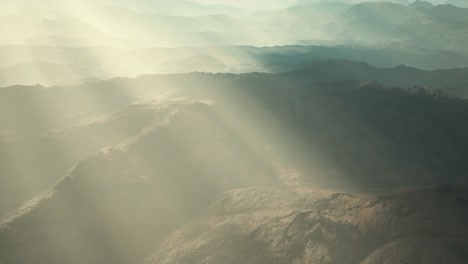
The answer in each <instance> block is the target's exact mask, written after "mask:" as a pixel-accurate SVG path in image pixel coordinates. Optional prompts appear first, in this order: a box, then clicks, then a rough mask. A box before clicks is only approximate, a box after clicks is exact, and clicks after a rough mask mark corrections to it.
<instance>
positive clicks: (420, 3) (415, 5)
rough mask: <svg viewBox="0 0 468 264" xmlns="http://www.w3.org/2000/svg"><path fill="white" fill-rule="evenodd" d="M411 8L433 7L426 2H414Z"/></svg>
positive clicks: (418, 0)
mask: <svg viewBox="0 0 468 264" xmlns="http://www.w3.org/2000/svg"><path fill="white" fill-rule="evenodd" d="M410 6H411V7H413V8H433V7H434V5H433V4H432V3H431V2H428V1H421V0H416V1H414V2H413V3H411V5H410Z"/></svg>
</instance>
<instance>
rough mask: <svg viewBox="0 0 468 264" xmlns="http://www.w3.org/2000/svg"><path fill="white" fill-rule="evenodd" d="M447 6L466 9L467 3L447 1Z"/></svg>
mask: <svg viewBox="0 0 468 264" xmlns="http://www.w3.org/2000/svg"><path fill="white" fill-rule="evenodd" d="M447 4H449V5H454V6H458V7H463V8H468V3H467V2H466V1H463V0H447Z"/></svg>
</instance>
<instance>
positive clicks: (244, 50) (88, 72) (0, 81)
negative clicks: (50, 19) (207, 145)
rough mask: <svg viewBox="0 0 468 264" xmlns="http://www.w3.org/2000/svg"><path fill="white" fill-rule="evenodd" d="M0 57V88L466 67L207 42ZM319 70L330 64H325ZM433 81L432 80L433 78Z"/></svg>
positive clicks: (422, 59)
mask: <svg viewBox="0 0 468 264" xmlns="http://www.w3.org/2000/svg"><path fill="white" fill-rule="evenodd" d="M0 56H1V57H2V61H1V63H3V65H0V76H2V78H0V86H3V87H5V86H9V85H14V84H23V85H34V84H42V85H46V86H49V85H60V84H62V85H63V84H79V83H82V82H86V81H89V80H94V79H109V78H113V77H118V76H121V77H135V76H139V75H141V74H154V73H162V74H170V73H189V72H211V73H217V72H220V73H226V72H231V73H246V72H270V73H276V72H289V71H296V70H302V69H307V67H309V66H310V65H313V64H314V63H315V62H320V61H324V60H344V61H346V60H352V61H365V62H368V63H369V64H370V65H373V66H377V67H379V68H394V67H397V66H399V65H402V64H404V65H407V66H408V67H415V68H422V69H425V70H434V69H455V68H465V67H468V56H464V55H461V54H457V53H452V52H444V51H437V52H429V51H428V52H423V51H421V52H411V51H405V50H400V49H397V48H384V47H374V48H364V47H356V46H334V47H319V46H282V47H264V48H256V47H249V46H211V47H201V48H172V49H165V48H149V49H139V50H120V49H107V48H103V47H87V48H83V47H80V48H70V47H68V48H62V47H50V46H36V45H30V46H0ZM107 58H112V59H107ZM315 70H318V71H321V69H317V68H315ZM324 70H332V69H331V68H330V67H326V68H325V69H324ZM420 72H423V71H420ZM452 72H457V70H453V71H452ZM337 74H338V75H337V76H341V75H340V74H350V73H349V72H348V71H345V72H344V73H340V72H338V73H337ZM409 78H414V76H413V77H409ZM462 79H463V78H462ZM444 81H448V80H445V79H444ZM454 81H455V80H454ZM434 82H435V83H437V81H436V80H434ZM402 83H403V82H402ZM425 84H426V83H424V85H425Z"/></svg>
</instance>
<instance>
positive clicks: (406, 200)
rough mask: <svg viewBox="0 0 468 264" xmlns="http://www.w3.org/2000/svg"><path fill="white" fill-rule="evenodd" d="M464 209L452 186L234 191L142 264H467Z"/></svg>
mask: <svg viewBox="0 0 468 264" xmlns="http://www.w3.org/2000/svg"><path fill="white" fill-rule="evenodd" d="M467 202H468V192H467V190H466V189H457V188H449V187H439V188H427V189H412V190H401V191H393V192H389V191H384V192H381V193H369V194H351V193H343V192H336V191H323V190H322V191H321V190H316V189H311V188H307V187H304V186H303V187H302V188H300V189H295V190H293V189H273V188H250V189H239V190H232V191H229V192H227V193H225V194H223V195H222V196H221V197H220V198H219V199H218V200H217V201H215V202H214V203H213V204H212V205H211V206H210V207H209V208H208V209H207V210H206V211H205V212H204V213H203V214H202V215H201V216H199V217H198V218H197V219H196V220H194V221H193V222H192V223H190V224H188V225H186V226H184V227H183V228H181V229H180V230H178V231H177V232H175V233H174V234H173V235H171V237H170V238H169V239H167V240H166V241H165V242H164V243H163V244H162V246H161V248H160V249H159V250H158V251H157V252H156V253H155V254H154V255H153V256H152V257H150V258H148V260H147V261H146V263H148V264H156V263H158V264H160V263H163V264H170V263H177V264H183V263H204V264H205V263H206V264H207V263H210V264H217V263H220V264H221V263H223V264H224V263H256V264H259V263H274V264H280V263H285V264H286V263H297V264H299V263H353V264H354V263H362V264H371V263H375V264H377V263H434V264H435V263H466V261H468V239H467V235H468V233H467V232H468V230H467V228H466V225H465V223H466V221H467V220H468V203H467Z"/></svg>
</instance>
